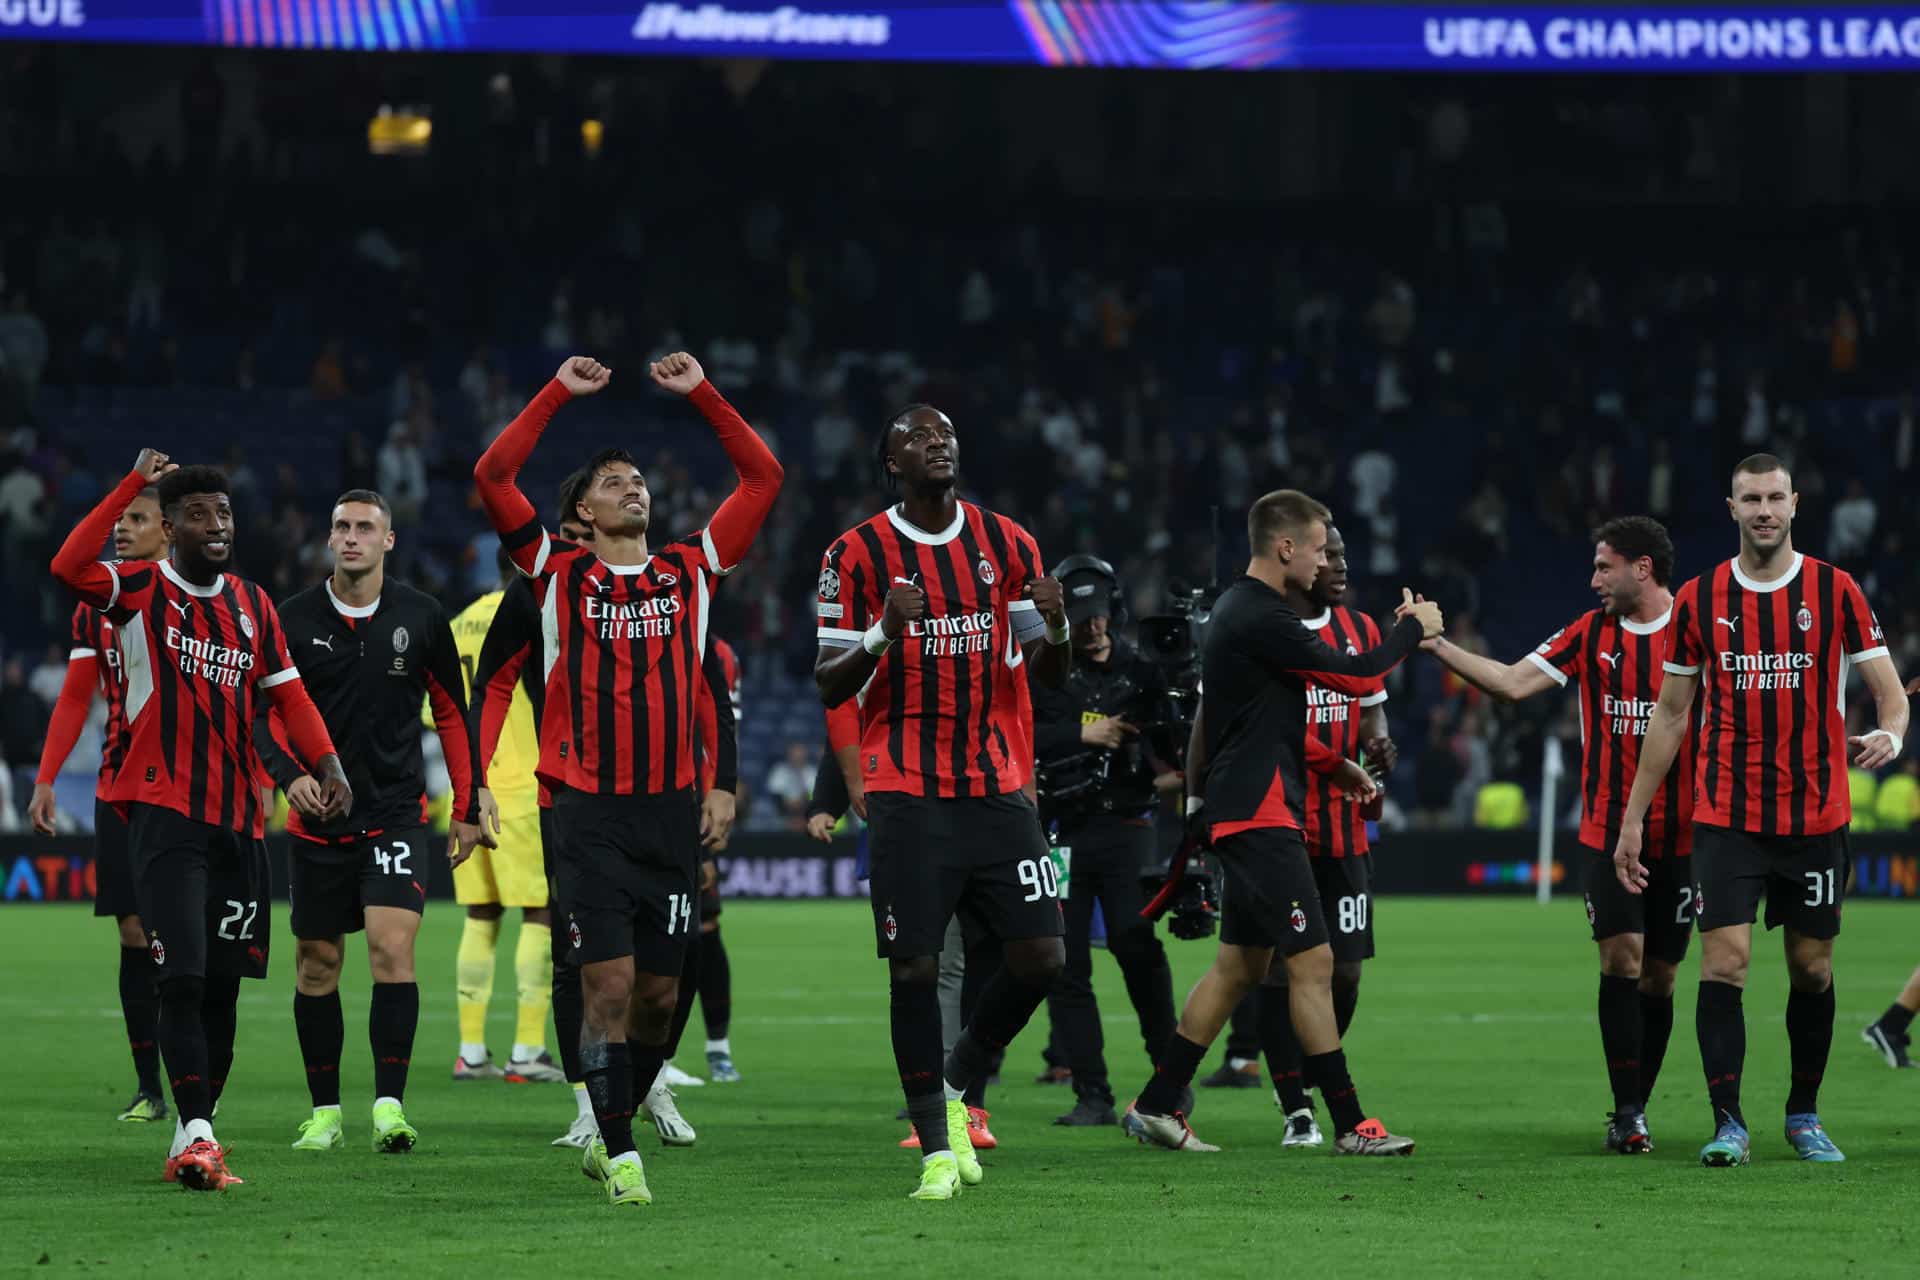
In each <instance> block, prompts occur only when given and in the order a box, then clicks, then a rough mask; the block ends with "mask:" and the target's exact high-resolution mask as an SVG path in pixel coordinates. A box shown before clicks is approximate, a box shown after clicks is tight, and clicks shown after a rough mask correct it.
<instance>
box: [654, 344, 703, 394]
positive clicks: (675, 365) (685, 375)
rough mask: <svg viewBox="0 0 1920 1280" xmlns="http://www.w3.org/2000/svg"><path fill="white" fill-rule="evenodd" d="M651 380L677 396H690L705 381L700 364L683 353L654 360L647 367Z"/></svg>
mask: <svg viewBox="0 0 1920 1280" xmlns="http://www.w3.org/2000/svg"><path fill="white" fill-rule="evenodd" d="M647 372H648V373H650V374H652V375H653V380H654V381H655V382H657V383H659V384H660V385H661V386H663V387H665V388H666V389H667V390H669V391H671V392H673V393H674V394H675V395H678V396H685V395H692V394H693V389H694V388H695V387H697V386H699V385H700V384H701V383H703V382H705V381H706V380H707V374H706V371H705V370H704V369H702V368H701V367H700V362H699V361H698V360H695V359H694V358H693V357H692V356H690V355H688V354H687V353H686V352H684V351H676V352H674V353H673V354H672V355H670V356H667V357H665V358H663V359H660V360H655V361H654V362H653V363H652V364H650V365H648V366H647Z"/></svg>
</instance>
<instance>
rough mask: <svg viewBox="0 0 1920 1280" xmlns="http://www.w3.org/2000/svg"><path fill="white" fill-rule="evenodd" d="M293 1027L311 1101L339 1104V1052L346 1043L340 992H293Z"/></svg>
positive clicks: (330, 1105)
mask: <svg viewBox="0 0 1920 1280" xmlns="http://www.w3.org/2000/svg"><path fill="white" fill-rule="evenodd" d="M293 1029H294V1034H295V1035H296V1036H297V1037H298V1039H299V1041H300V1057H301V1058H302V1059H303V1060H304V1061H305V1062H306V1064H307V1093H308V1095H309V1096H311V1097H312V1098H313V1105H314V1106H316V1107H337V1106H339V1105H340V1054H341V1051H342V1050H343V1049H345V1047H346V1043H347V1024H346V1020H345V1019H344V1018H343V1017H342V1016H341V1013H340V993H339V992H338V991H333V992H329V993H328V994H326V995H324V996H303V995H301V994H300V993H299V992H298V991H296V992H294V993H293Z"/></svg>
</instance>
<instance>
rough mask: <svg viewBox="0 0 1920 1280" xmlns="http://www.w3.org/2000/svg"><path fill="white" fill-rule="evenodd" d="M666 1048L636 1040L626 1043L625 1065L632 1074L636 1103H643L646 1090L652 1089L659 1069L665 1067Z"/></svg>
mask: <svg viewBox="0 0 1920 1280" xmlns="http://www.w3.org/2000/svg"><path fill="white" fill-rule="evenodd" d="M666 1061H667V1047H666V1046H665V1045H663V1044H642V1043H640V1042H639V1041H638V1040H632V1039H629V1040H628V1041H627V1065H628V1067H629V1069H630V1070H632V1072H633V1096H634V1099H635V1100H636V1101H640V1102H644V1101H646V1097H647V1090H649V1089H651V1088H653V1082H654V1079H655V1078H656V1077H658V1076H659V1074H660V1068H661V1067H662V1066H664V1065H666Z"/></svg>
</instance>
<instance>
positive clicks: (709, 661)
mask: <svg viewBox="0 0 1920 1280" xmlns="http://www.w3.org/2000/svg"><path fill="white" fill-rule="evenodd" d="M702 674H703V675H704V676H705V678H704V679H703V680H701V682H700V687H699V689H698V691H697V695H696V696H697V697H698V698H699V703H698V704H697V706H696V708H695V710H696V713H697V721H698V726H699V730H700V793H701V794H702V795H705V794H706V793H707V792H709V791H712V790H715V789H716V788H717V789H719V790H721V791H738V790H739V788H740V741H739V732H740V729H739V726H740V656H739V655H738V654H736V653H735V652H734V651H733V646H732V645H730V644H728V643H727V642H726V641H725V640H722V639H721V638H720V637H719V636H710V637H708V650H707V658H706V665H705V667H704V669H703V672H702ZM722 695H724V696H725V701H726V704H727V709H726V711H724V712H722V711H721V710H720V706H719V704H720V701H721V698H722Z"/></svg>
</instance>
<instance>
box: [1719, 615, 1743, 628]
mask: <svg viewBox="0 0 1920 1280" xmlns="http://www.w3.org/2000/svg"><path fill="white" fill-rule="evenodd" d="M1713 621H1714V624H1715V625H1716V626H1722V627H1728V628H1732V629H1736V630H1737V629H1738V628H1739V626H1740V615H1739V614H1737V613H1736V614H1734V615H1733V616H1732V617H1731V618H1715V619H1714V620H1713Z"/></svg>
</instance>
